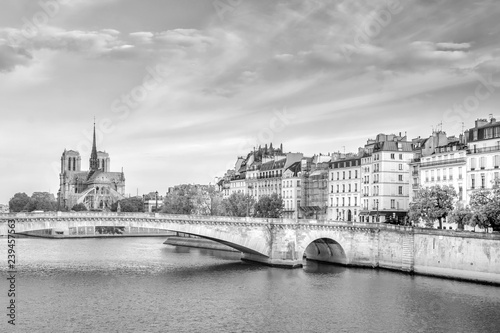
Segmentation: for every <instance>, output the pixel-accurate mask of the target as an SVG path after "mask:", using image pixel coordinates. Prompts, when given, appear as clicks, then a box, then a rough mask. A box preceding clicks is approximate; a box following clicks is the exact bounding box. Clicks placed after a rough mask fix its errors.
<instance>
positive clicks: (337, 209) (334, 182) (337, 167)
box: [327, 153, 361, 222]
mask: <svg viewBox="0 0 500 333" xmlns="http://www.w3.org/2000/svg"><path fill="white" fill-rule="evenodd" d="M360 156H361V155H359V156H358V155H357V154H352V153H351V154H347V155H346V154H339V153H334V154H333V156H332V161H331V163H330V165H329V176H328V190H329V194H328V197H329V205H328V214H327V215H328V219H329V220H334V221H353V222H358V221H359V211H360V206H361V157H360Z"/></svg>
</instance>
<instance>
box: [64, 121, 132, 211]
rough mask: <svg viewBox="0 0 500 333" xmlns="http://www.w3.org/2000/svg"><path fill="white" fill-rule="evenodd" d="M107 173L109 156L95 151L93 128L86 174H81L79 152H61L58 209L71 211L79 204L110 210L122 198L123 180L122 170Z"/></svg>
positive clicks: (90, 207) (95, 208)
mask: <svg viewBox="0 0 500 333" xmlns="http://www.w3.org/2000/svg"><path fill="white" fill-rule="evenodd" d="M109 170H110V158H109V154H108V153H106V152H102V151H99V152H98V151H97V149H96V142H95V124H94V136H93V142H92V152H91V155H90V170H89V171H81V157H80V153H79V152H77V151H74V150H66V149H65V150H64V152H63V154H62V156H61V173H60V174H59V180H60V185H59V191H58V193H57V198H58V204H59V208H60V209H61V208H66V209H71V208H72V207H73V206H74V205H76V204H79V203H83V204H84V205H85V206H86V207H87V209H89V210H104V211H108V210H110V209H111V205H112V204H113V203H115V202H116V201H118V200H121V199H123V198H124V193H125V176H124V174H123V170H122V171H121V172H110V171H109Z"/></svg>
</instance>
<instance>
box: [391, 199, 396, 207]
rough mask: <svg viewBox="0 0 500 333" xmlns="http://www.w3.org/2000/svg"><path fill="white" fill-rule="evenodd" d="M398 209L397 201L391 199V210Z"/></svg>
mask: <svg viewBox="0 0 500 333" xmlns="http://www.w3.org/2000/svg"><path fill="white" fill-rule="evenodd" d="M394 208H396V200H394V199H391V209H394Z"/></svg>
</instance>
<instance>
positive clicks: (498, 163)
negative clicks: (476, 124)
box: [493, 127, 500, 169]
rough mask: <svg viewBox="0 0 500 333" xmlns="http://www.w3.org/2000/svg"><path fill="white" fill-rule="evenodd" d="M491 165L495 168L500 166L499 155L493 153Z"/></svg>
mask: <svg viewBox="0 0 500 333" xmlns="http://www.w3.org/2000/svg"><path fill="white" fill-rule="evenodd" d="M499 128H500V127H499ZM493 166H494V167H495V169H498V168H499V166H500V155H495V156H494V157H493Z"/></svg>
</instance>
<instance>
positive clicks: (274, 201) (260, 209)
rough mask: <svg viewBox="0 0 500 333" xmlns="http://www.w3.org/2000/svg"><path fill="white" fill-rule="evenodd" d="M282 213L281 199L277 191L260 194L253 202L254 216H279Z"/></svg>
mask: <svg viewBox="0 0 500 333" xmlns="http://www.w3.org/2000/svg"><path fill="white" fill-rule="evenodd" d="M282 214H283V199H282V198H281V196H279V195H278V194H277V193H273V194H271V195H270V196H267V195H266V196H262V197H260V198H259V201H258V202H257V203H256V204H255V216H256V217H269V218H279V217H281V216H282Z"/></svg>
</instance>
